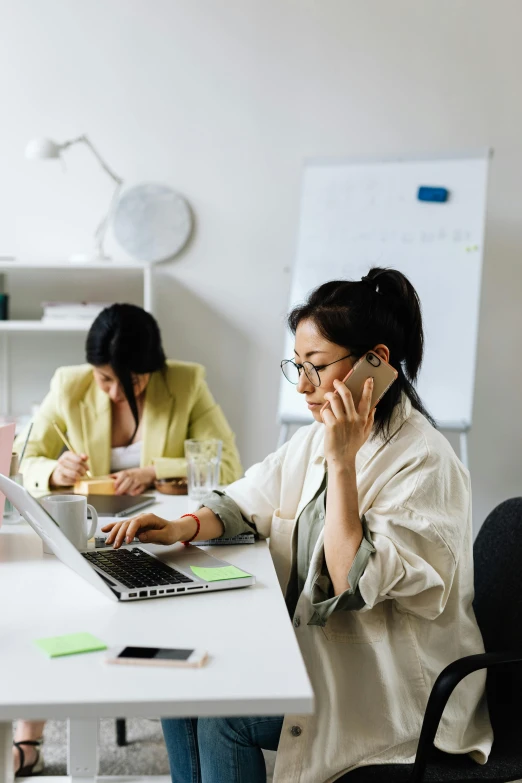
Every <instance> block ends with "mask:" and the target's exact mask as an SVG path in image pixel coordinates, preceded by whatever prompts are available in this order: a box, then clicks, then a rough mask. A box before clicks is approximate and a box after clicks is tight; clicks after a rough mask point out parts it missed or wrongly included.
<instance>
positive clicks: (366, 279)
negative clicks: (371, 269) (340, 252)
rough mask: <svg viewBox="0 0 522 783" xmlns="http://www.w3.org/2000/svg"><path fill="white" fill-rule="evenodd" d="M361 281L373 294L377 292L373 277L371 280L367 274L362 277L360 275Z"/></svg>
mask: <svg viewBox="0 0 522 783" xmlns="http://www.w3.org/2000/svg"><path fill="white" fill-rule="evenodd" d="M361 283H364V285H367V286H369V287H370V288H371V289H372V291H373V293H374V294H377V293H379V292H378V289H377V284H376V282H375V279H373V280H372V278H370V277H369V276H368V275H364V277H361Z"/></svg>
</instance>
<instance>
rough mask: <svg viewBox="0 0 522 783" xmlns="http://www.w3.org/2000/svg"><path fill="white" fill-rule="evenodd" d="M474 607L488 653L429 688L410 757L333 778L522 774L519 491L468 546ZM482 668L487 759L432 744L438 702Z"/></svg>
mask: <svg viewBox="0 0 522 783" xmlns="http://www.w3.org/2000/svg"><path fill="white" fill-rule="evenodd" d="M474 560H475V602H474V607H475V613H476V615H477V621H478V624H479V627H480V630H481V631H482V636H483V638H484V646H485V648H486V652H485V653H484V654H483V655H469V656H467V657H466V658H461V659H460V660H458V661H455V662H454V663H451V664H450V665H449V666H447V667H446V668H445V669H444V671H443V672H442V673H441V674H440V675H439V677H438V678H437V681H436V682H435V684H434V686H433V689H432V691H431V694H430V697H429V700H428V705H427V707H426V712H425V715H424V721H423V724H422V731H421V735H420V739H419V745H418V749H417V756H416V759H415V764H414V765H413V764H385V765H373V766H369V767H361V768H360V769H356V770H354V771H353V772H350V773H348V774H346V775H344V776H343V777H342V778H340V779H339V780H338V783H421V781H426V783H428V781H429V782H430V783H434V782H435V781H437V783H463V782H464V781H472V780H474V781H476V780H485V781H490V783H506V782H507V781H514V780H518V779H519V778H522V665H521V664H522V498H513V499H512V500H506V501H505V502H504V503H501V504H500V505H499V506H497V508H495V509H494V510H493V511H492V512H491V514H490V515H489V516H488V518H487V519H486V521H485V522H484V524H483V526H482V529H481V530H480V533H479V534H478V536H477V539H476V541H475V546H474ZM484 668H486V669H487V670H488V675H487V695H488V705H489V711H490V716H491V722H492V725H493V731H494V734H495V740H494V743H493V749H492V752H491V755H490V757H489V761H488V763H487V764H485V765H483V766H481V765H479V764H477V763H476V762H474V761H472V760H471V759H470V758H469V757H468V756H463V755H458V756H455V755H451V754H448V753H442V752H441V751H439V750H437V749H435V748H434V747H433V740H434V738H435V734H436V732H437V728H438V725H439V721H440V718H441V716H442V713H443V711H444V707H445V706H446V703H447V701H448V699H449V697H450V695H451V693H452V692H453V689H454V688H455V687H456V686H457V685H458V683H459V682H460V681H461V680H462V679H463V678H464V677H466V676H467V675H468V674H471V672H474V671H477V670H478V669H484Z"/></svg>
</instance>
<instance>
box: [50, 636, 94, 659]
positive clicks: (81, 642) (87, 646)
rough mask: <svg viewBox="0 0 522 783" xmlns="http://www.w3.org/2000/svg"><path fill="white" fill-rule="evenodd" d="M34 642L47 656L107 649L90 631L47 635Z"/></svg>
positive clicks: (52, 656)
mask: <svg viewBox="0 0 522 783" xmlns="http://www.w3.org/2000/svg"><path fill="white" fill-rule="evenodd" d="M35 644H36V646H37V647H39V648H40V649H41V650H43V651H44V653H46V654H47V655H48V656H49V658H58V657H59V656H60V655H75V654H77V653H87V652H95V651H96V650H106V649H107V645H106V644H104V643H103V642H102V641H101V640H100V639H97V638H96V636H93V635H92V633H67V634H65V635H64V636H48V637H47V638H46V639H36V640H35Z"/></svg>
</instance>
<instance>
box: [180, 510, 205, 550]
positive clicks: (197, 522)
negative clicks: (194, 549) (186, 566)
mask: <svg viewBox="0 0 522 783" xmlns="http://www.w3.org/2000/svg"><path fill="white" fill-rule="evenodd" d="M183 517H192V519H195V520H196V525H197V528H196V532H195V533H194V535H193V536H192V538H189V540H188V541H183V545H184V546H189V544H190V542H191V541H194V539H195V538H196V536H197V534H198V533H199V531H200V529H201V522H200V521H199V517H197V516H196V515H195V514H183V516H182V517H181V519H183Z"/></svg>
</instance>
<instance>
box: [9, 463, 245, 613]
mask: <svg viewBox="0 0 522 783" xmlns="http://www.w3.org/2000/svg"><path fill="white" fill-rule="evenodd" d="M0 492H3V493H4V495H5V496H6V497H8V498H9V500H10V501H11V503H12V504H13V506H15V508H17V509H18V511H19V512H20V514H21V515H22V516H23V517H24V519H25V520H27V522H28V523H29V524H30V525H31V527H32V528H33V530H34V531H35V532H36V533H37V534H38V535H39V536H40V538H41V539H43V540H44V541H45V542H46V543H47V544H48V546H49V547H50V548H51V549H52V550H53V552H54V554H55V555H56V556H57V557H58V558H59V559H60V560H61V561H62V563H64V564H65V565H67V566H69V568H71V569H72V570H73V571H75V572H76V573H77V574H78V576H81V577H82V578H83V579H85V581H86V582H89V584H90V585H92V586H93V587H95V588H96V589H97V590H99V591H100V592H101V593H103V594H104V595H105V596H106V597H107V598H110V599H112V600H113V601H139V600H142V599H144V598H173V597H175V596H179V595H186V594H190V593H205V592H210V591H215V590H232V589H235V588H238V587H249V586H250V585H253V584H255V582H256V580H255V577H254V576H252V575H250V574H249V575H246V576H244V577H241V576H240V577H238V578H232V579H230V578H227V579H219V580H214V579H208V580H207V579H206V578H204V575H198V574H196V573H194V571H192V568H193V567H194V568H197V569H200V568H203V569H214V568H226V567H230V563H227V562H226V561H225V560H218V558H216V557H212V556H211V555H207V554H206V553H205V552H203V550H201V549H199V548H198V547H197V546H188V547H185V546H183V545H182V544H179V545H176V548H175V551H173V550H172V549H170V550H169V551H165V552H161V554H155V553H152V552H150V551H147V550H146V549H145V548H144V547H142V546H134V545H132V544H130V545H129V546H124V547H121V549H102V550H98V551H95V550H88V551H85V552H80V551H78V550H77V549H76V547H74V546H73V545H72V544H71V542H70V541H69V539H68V538H66V536H64V534H63V533H62V531H61V530H60V528H59V527H58V525H57V524H56V522H55V521H54V519H53V518H52V517H51V516H49V514H48V513H47V512H46V510H45V509H44V508H43V507H42V506H41V505H40V504H39V503H38V501H37V500H35V498H33V497H32V496H31V495H30V494H29V493H28V492H27V490H26V489H24V488H23V487H21V486H19V485H18V484H16V483H15V482H14V481H11V479H9V478H7V476H1V475H0ZM207 576H210V575H209V574H207Z"/></svg>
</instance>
